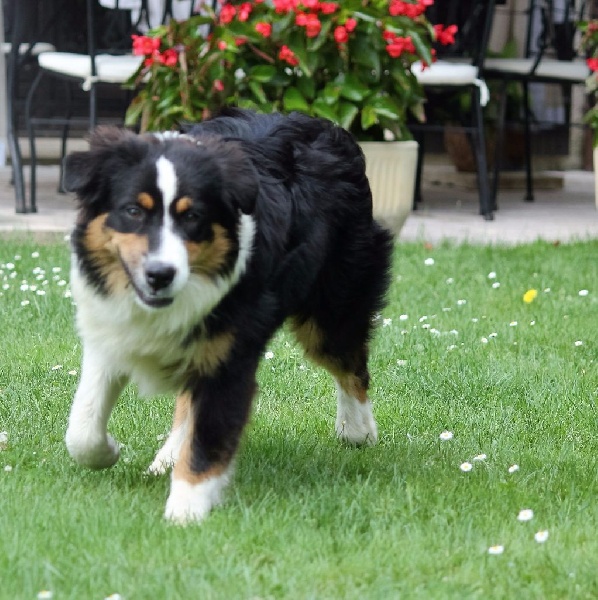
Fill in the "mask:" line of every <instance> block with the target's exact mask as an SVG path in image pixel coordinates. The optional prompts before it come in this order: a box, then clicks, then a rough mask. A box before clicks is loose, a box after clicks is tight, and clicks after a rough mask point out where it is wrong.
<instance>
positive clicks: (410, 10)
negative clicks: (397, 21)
mask: <svg viewBox="0 0 598 600" xmlns="http://www.w3.org/2000/svg"><path fill="white" fill-rule="evenodd" d="M432 4H434V0H417V2H416V3H415V4H413V3H411V2H405V1H404V0H391V1H390V6H389V8H388V11H389V13H390V14H391V15H392V16H393V17H399V16H404V17H409V18H410V19H415V18H417V17H419V16H420V15H422V14H423V13H424V12H426V8H428V6H432Z"/></svg>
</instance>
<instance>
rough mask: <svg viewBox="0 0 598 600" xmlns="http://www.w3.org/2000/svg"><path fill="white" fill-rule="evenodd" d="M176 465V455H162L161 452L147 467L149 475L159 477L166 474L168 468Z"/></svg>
mask: <svg viewBox="0 0 598 600" xmlns="http://www.w3.org/2000/svg"><path fill="white" fill-rule="evenodd" d="M173 466H174V456H172V455H171V456H170V458H168V457H162V456H160V453H158V454H157V455H156V458H154V460H153V461H152V464H151V465H150V466H149V467H148V468H147V471H146V473H147V474H148V475H155V476H156V477H158V476H159V475H164V474H165V473H166V471H168V469H171V468H172V467H173Z"/></svg>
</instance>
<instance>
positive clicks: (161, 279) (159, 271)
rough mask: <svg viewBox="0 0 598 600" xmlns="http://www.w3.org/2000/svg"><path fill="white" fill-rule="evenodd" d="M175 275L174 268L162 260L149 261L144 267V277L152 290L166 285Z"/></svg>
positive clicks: (161, 288) (155, 290) (160, 288)
mask: <svg viewBox="0 0 598 600" xmlns="http://www.w3.org/2000/svg"><path fill="white" fill-rule="evenodd" d="M175 275H176V269H175V268H174V267H173V266H171V265H167V264H165V263H163V262H159V261H155V262H150V263H148V264H147V266H146V267H145V278H146V279H147V283H148V285H149V286H150V287H151V288H152V289H153V290H154V292H157V291H158V290H163V289H164V288H165V287H168V286H169V285H170V284H171V283H172V280H173V279H174V276H175Z"/></svg>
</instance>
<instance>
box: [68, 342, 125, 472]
mask: <svg viewBox="0 0 598 600" xmlns="http://www.w3.org/2000/svg"><path fill="white" fill-rule="evenodd" d="M125 383H126V378H125V377H123V376H120V375H115V374H114V373H112V372H111V371H110V369H109V368H108V366H107V364H106V361H104V360H102V359H101V357H99V356H97V355H95V354H94V353H92V352H91V351H89V349H86V348H84V350H83V365H82V368H81V381H80V382H79V387H78V388H77V392H76V394H75V399H74V401H73V405H72V407H71V414H70V417H69V424H68V429H67V432H66V447H67V449H68V451H69V454H70V455H71V456H72V457H73V458H74V459H75V460H76V461H77V462H78V463H79V464H81V465H84V466H86V467H89V468H91V469H104V468H106V467H111V466H112V465H113V464H114V463H115V462H116V461H117V460H118V457H119V453H120V452H119V447H118V443H117V442H116V441H115V440H114V439H113V438H112V437H111V436H110V435H108V433H107V431H106V428H107V425H108V419H109V418H110V413H111V412H112V408H113V407H114V404H115V403H116V400H117V399H118V396H119V394H120V393H121V391H122V389H123V387H124V385H125Z"/></svg>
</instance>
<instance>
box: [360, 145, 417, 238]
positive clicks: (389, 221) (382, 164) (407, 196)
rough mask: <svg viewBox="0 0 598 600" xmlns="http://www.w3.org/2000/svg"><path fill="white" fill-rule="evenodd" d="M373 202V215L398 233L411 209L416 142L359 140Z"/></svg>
mask: <svg viewBox="0 0 598 600" xmlns="http://www.w3.org/2000/svg"><path fill="white" fill-rule="evenodd" d="M359 145H360V146H361V148H362V150H363V153H364V154H365V160H366V174H367V176H368V179H369V182H370V187H371V189H372V197H373V201H374V217H375V218H376V220H377V221H379V222H380V223H382V224H383V225H385V226H386V227H388V228H389V229H390V230H391V231H392V232H393V233H394V234H395V235H398V234H399V232H400V231H401V228H402V227H403V224H404V223H405V221H406V220H407V217H408V216H409V213H410V212H411V209H412V208H413V192H414V190H415V176H416V170H417V142H414V141H405V142H360V144H359Z"/></svg>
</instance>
